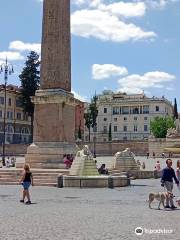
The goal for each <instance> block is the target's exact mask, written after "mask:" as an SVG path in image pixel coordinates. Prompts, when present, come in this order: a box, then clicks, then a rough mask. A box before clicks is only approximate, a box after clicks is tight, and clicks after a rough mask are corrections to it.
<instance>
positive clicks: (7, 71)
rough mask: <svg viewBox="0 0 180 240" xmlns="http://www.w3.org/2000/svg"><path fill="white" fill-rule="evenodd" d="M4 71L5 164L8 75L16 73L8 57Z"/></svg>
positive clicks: (3, 159)
mask: <svg viewBox="0 0 180 240" xmlns="http://www.w3.org/2000/svg"><path fill="white" fill-rule="evenodd" d="M3 72H4V124H3V151H2V164H3V166H5V155H6V153H5V145H6V87H7V80H8V75H11V74H12V73H14V69H13V65H12V64H9V63H8V61H7V57H6V62H5V63H2V64H1V65H0V73H3Z"/></svg>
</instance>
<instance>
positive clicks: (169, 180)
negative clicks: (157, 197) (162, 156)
mask: <svg viewBox="0 0 180 240" xmlns="http://www.w3.org/2000/svg"><path fill="white" fill-rule="evenodd" d="M166 165H167V167H166V168H164V169H163V171H162V178H161V186H162V187H165V189H166V190H167V192H169V193H172V190H173V179H174V180H175V182H176V184H177V186H179V180H178V179H177V177H176V174H175V172H174V169H173V168H172V160H171V159H170V158H169V159H167V160H166ZM169 202H170V205H171V206H169ZM165 208H171V209H175V208H176V207H175V206H174V202H173V194H172V196H170V197H167V198H166V206H165Z"/></svg>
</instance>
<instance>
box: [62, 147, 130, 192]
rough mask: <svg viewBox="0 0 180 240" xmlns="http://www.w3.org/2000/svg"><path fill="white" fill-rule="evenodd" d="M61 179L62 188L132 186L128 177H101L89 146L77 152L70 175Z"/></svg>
mask: <svg viewBox="0 0 180 240" xmlns="http://www.w3.org/2000/svg"><path fill="white" fill-rule="evenodd" d="M60 178H61V183H60V184H59V186H60V187H80V188H81V187H83V188H84V187H88V188H93V187H94V188H105V187H109V188H113V187H124V186H128V185H129V184H130V180H129V178H128V177H127V176H122V175H119V176H111V175H100V174H99V172H98V170H97V166H96V162H95V160H94V159H93V156H92V153H91V151H90V150H89V147H88V145H85V146H84V147H83V149H82V150H79V151H78V152H77V154H76V157H75V159H74V161H73V164H72V166H71V169H70V172H69V175H68V176H61V177H60ZM58 182H59V181H58Z"/></svg>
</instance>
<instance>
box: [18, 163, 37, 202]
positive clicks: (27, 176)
mask: <svg viewBox="0 0 180 240" xmlns="http://www.w3.org/2000/svg"><path fill="white" fill-rule="evenodd" d="M20 183H21V184H22V185H23V198H22V200H20V202H22V203H24V200H25V198H27V202H26V204H31V198H30V193H29V187H30V185H32V186H33V185H34V184H33V175H32V173H31V171H30V167H29V164H24V172H23V176H22V178H21V180H20Z"/></svg>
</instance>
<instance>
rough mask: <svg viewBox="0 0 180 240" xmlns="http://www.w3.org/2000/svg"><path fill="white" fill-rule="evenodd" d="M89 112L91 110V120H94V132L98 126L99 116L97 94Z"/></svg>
mask: <svg viewBox="0 0 180 240" xmlns="http://www.w3.org/2000/svg"><path fill="white" fill-rule="evenodd" d="M89 110H90V114H91V118H92V124H91V126H92V128H93V130H94V131H96V126H97V122H96V120H97V116H98V109H97V96H96V94H95V95H94V97H93V98H92V100H91V103H90V105H89Z"/></svg>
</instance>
